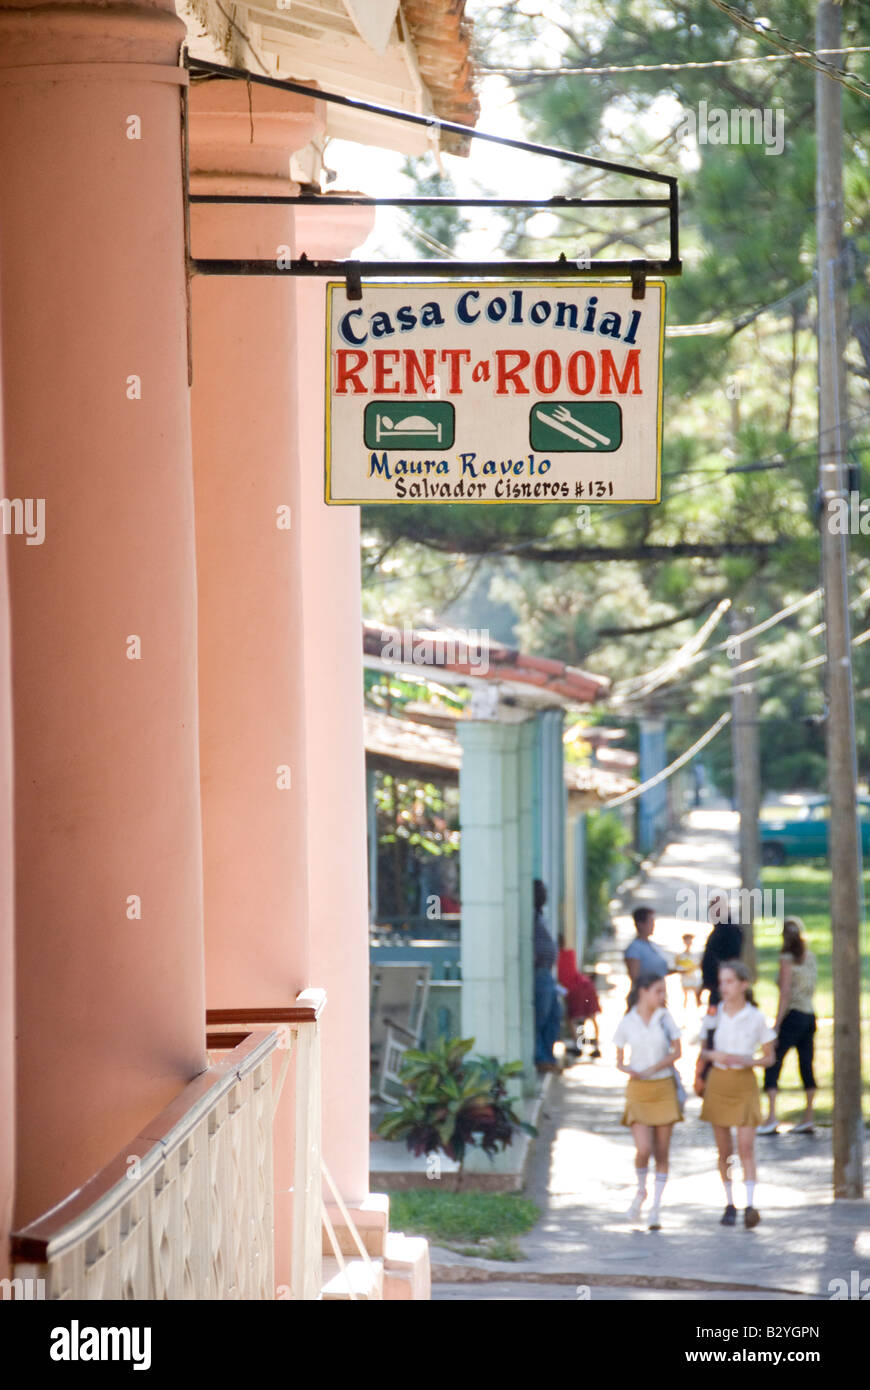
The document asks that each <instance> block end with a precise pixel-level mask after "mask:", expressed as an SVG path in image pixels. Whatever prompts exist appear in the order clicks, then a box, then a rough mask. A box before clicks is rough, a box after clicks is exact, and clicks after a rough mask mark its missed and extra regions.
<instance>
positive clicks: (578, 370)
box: [326, 280, 665, 503]
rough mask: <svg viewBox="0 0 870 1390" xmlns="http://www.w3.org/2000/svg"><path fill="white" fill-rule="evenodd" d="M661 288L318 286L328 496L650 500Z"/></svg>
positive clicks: (653, 494) (658, 399)
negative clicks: (352, 291) (322, 298)
mask: <svg viewBox="0 0 870 1390" xmlns="http://www.w3.org/2000/svg"><path fill="white" fill-rule="evenodd" d="M664 301H665V287H664V284H663V282H661V281H651V282H648V283H647V286H646V294H645V296H644V298H643V299H632V296H631V285H629V284H621V283H614V282H613V281H604V282H601V283H595V282H592V281H589V280H586V281H569V280H556V281H498V280H480V281H469V280H463V281H438V282H434V283H433V282H429V283H427V282H424V281H415V282H409V283H405V284H396V283H386V284H381V283H371V282H365V281H364V282H363V285H362V299H361V300H355V301H354V300H349V299H348V297H347V291H346V287H345V284H344V282H343V281H341V282H340V283H331V284H329V285H328V286H327V311H326V312H327V346H326V359H327V360H326V501H327V502H332V503H365V502H381V503H382V502H513V503H516V502H563V503H564V502H568V501H577V502H658V501H659V497H660V491H659V486H660V456H661V430H662V355H663V347H664V319H665V315H664Z"/></svg>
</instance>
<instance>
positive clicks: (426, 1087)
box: [378, 1038, 537, 1182]
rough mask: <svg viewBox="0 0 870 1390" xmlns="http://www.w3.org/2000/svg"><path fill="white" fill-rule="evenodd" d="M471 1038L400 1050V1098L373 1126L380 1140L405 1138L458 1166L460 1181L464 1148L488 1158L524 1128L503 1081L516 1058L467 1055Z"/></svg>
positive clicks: (529, 1130) (515, 1068) (414, 1149)
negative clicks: (503, 1059) (402, 1052)
mask: <svg viewBox="0 0 870 1390" xmlns="http://www.w3.org/2000/svg"><path fill="white" fill-rule="evenodd" d="M473 1046H474V1039H473V1038H441V1039H439V1041H438V1042H437V1043H436V1044H435V1046H434V1047H433V1048H432V1049H431V1051H429V1052H420V1051H409V1052H406V1053H405V1056H404V1059H403V1062H402V1067H401V1071H400V1076H401V1080H402V1084H403V1086H404V1088H405V1097H404V1099H403V1100H402V1101H401V1102H400V1103H399V1106H398V1107H397V1109H395V1110H392V1111H390V1113H389V1114H387V1115H385V1116H384V1118H383V1119H382V1120H381V1122H380V1124H379V1126H378V1133H379V1134H380V1135H381V1136H382V1138H384V1139H391V1140H399V1139H404V1141H405V1143H406V1144H407V1146H408V1148H409V1150H410V1151H411V1153H413V1154H416V1155H417V1156H419V1155H421V1154H430V1153H437V1152H439V1151H440V1152H441V1153H443V1154H445V1155H446V1157H447V1158H449V1159H453V1160H455V1161H456V1162H457V1163H458V1164H459V1173H460V1182H461V1179H462V1172H463V1165H464V1162H465V1155H466V1152H467V1150H468V1149H469V1148H480V1149H482V1150H483V1152H484V1153H485V1154H488V1155H489V1157H490V1158H493V1157H494V1155H495V1154H496V1153H498V1152H499V1151H500V1150H502V1149H506V1148H507V1146H508V1145H509V1144H510V1143H511V1142H512V1141H513V1137H514V1134H515V1133H516V1132H517V1131H518V1130H523V1131H524V1132H525V1133H526V1134H531V1135H534V1134H536V1133H537V1130H536V1129H535V1128H534V1126H533V1125H530V1124H527V1123H526V1122H525V1120H521V1119H520V1117H519V1116H518V1115H517V1114H516V1112H515V1111H514V1108H513V1100H512V1098H511V1097H510V1096H509V1095H508V1089H507V1083H508V1081H509V1080H510V1078H511V1077H514V1076H518V1075H519V1074H520V1073H521V1072H522V1063H521V1062H499V1061H498V1059H497V1058H496V1057H469V1056H468V1053H469V1052H470V1051H471V1049H472V1047H473Z"/></svg>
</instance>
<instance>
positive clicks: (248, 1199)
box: [12, 989, 326, 1300]
mask: <svg viewBox="0 0 870 1390" xmlns="http://www.w3.org/2000/svg"><path fill="white" fill-rule="evenodd" d="M325 1003H326V995H325V993H324V991H323V990H315V989H309V990H304V991H303V992H302V993H301V994H299V995H298V996H297V998H296V1002H295V1004H294V1005H292V1006H290V1007H288V1008H283V1007H281V1008H263V1009H222V1010H209V1012H208V1014H207V1027H208V1034H207V1043H208V1048H209V1051H210V1052H211V1053H212V1054H213V1055H215V1056H216V1058H217V1060H213V1062H212V1065H211V1066H209V1067H208V1068H207V1070H206V1071H204V1072H202V1073H201V1074H200V1075H199V1076H197V1077H195V1078H194V1079H193V1081H191V1082H190V1083H189V1084H188V1085H187V1086H186V1087H185V1088H184V1090H183V1091H182V1092H181V1094H180V1095H178V1096H177V1097H176V1099H175V1100H174V1101H173V1102H172V1103H171V1104H170V1105H169V1106H168V1107H167V1108H166V1109H165V1110H164V1111H162V1112H161V1113H160V1115H158V1116H156V1117H155V1119H154V1120H153V1121H152V1122H151V1123H150V1124H149V1125H148V1126H146V1128H145V1129H144V1130H143V1131H142V1133H141V1134H139V1135H138V1136H137V1138H136V1139H134V1140H133V1141H131V1143H130V1144H129V1145H128V1146H127V1148H126V1150H125V1151H124V1152H123V1153H121V1154H118V1155H116V1157H115V1158H114V1159H113V1160H112V1162H111V1163H109V1164H107V1165H106V1167H105V1168H103V1169H102V1170H101V1171H100V1172H99V1173H97V1174H96V1176H95V1177H93V1178H92V1179H91V1180H90V1181H89V1182H87V1183H86V1184H85V1185H84V1186H83V1187H82V1188H80V1189H79V1190H78V1191H77V1192H75V1193H73V1194H72V1195H71V1196H70V1197H69V1198H68V1199H67V1200H66V1201H64V1202H61V1203H60V1204H59V1205H58V1206H56V1207H53V1208H52V1210H51V1211H50V1212H48V1213H47V1214H46V1215H45V1216H42V1217H40V1218H38V1219H37V1220H36V1221H33V1222H31V1223H30V1224H29V1225H28V1226H26V1227H25V1228H23V1229H22V1230H19V1231H16V1232H15V1233H14V1234H13V1238H12V1255H13V1264H14V1270H13V1273H14V1275H15V1279H16V1280H21V1281H23V1283H22V1284H21V1285H20V1286H19V1287H22V1288H24V1289H33V1288H39V1290H40V1294H39V1296H40V1297H43V1296H44V1297H45V1298H49V1299H75V1300H78V1299H137V1300H140V1299H142V1300H147V1299H274V1298H275V1297H276V1289H275V1255H274V1245H275V1241H274V1196H273V1194H274V1182H273V1148H272V1146H273V1119H274V1115H275V1112H276V1110H277V1107H278V1102H279V1100H280V1096H281V1088H282V1086H283V1083H284V1079H285V1077H286V1074H287V1071H288V1068H289V1066H290V1063H291V1060H292V1061H295V1078H294V1079H295V1097H294V1104H295V1151H294V1174H293V1237H292V1250H291V1275H290V1278H291V1285H290V1290H291V1297H292V1298H294V1299H308V1300H314V1299H318V1298H319V1297H320V1292H321V1285H322V1253H321V1244H322V1236H321V1219H322V1210H321V1208H322V1202H321V1088H320V1024H319V1018H320V1014H321V1012H322V1010H323V1008H324V1005H325ZM282 1053H283V1056H282ZM276 1064H277V1065H276ZM40 1280H42V1281H44V1283H43V1284H40V1283H38V1282H37V1281H40Z"/></svg>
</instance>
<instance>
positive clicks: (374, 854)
mask: <svg viewBox="0 0 870 1390" xmlns="http://www.w3.org/2000/svg"><path fill="white" fill-rule="evenodd" d="M376 776H377V774H376V772H375V770H374V768H373V767H369V768H366V812H367V814H366V821H367V825H368V839H369V922H370V923H371V924H372V925H373V924H374V923H375V922H376V921H377V917H378V814H377V802H376V801H375V777H376Z"/></svg>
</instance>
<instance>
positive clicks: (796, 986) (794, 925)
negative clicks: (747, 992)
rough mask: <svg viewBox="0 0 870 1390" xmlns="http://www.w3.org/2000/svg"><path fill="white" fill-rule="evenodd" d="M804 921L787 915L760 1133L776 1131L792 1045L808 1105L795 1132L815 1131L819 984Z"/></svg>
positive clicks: (773, 1132) (806, 1132) (784, 925)
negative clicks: (782, 1077) (784, 1068)
mask: <svg viewBox="0 0 870 1390" xmlns="http://www.w3.org/2000/svg"><path fill="white" fill-rule="evenodd" d="M804 930H805V928H804V924H803V922H802V921H801V919H800V917H786V919H785V922H784V923H783V927H782V955H781V956H780V958H779V979H778V981H777V983H778V985H779V1007H778V1009H777V1011H776V1023H775V1024H774V1027H775V1028H776V1032H777V1039H776V1057H775V1059H774V1063H773V1066H771V1067H768V1068H767V1071H766V1072H765V1073H764V1090H765V1093H766V1095H767V1119H766V1120H765V1122H764V1124H763V1125H760V1126H759V1129H758V1133H759V1134H776V1131H777V1122H776V1093H777V1086H778V1083H779V1074H780V1072H781V1071H782V1064H783V1062H784V1061H785V1058H786V1056H787V1054H788V1053H789V1052H790V1051H791V1049H792V1048H795V1049H796V1050H797V1055H798V1066H799V1067H800V1073H801V1085H802V1086H803V1088H804V1091H805V1092H806V1108H805V1110H804V1115H803V1119H802V1120H801V1122H800V1124H796V1125H795V1126H794V1129H793V1131H792V1133H794V1134H813V1133H815V1131H814V1129H813V1103H814V1101H815V1099H816V1078H815V1075H814V1074H813V1050H814V1044H815V1033H816V1012H815V1007H814V1005H813V990H814V989H815V987H816V958H815V956H814V955H813V953H812V951H811V950H810V949H809V948H808V946H807V943H806V941H805V940H804Z"/></svg>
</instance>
